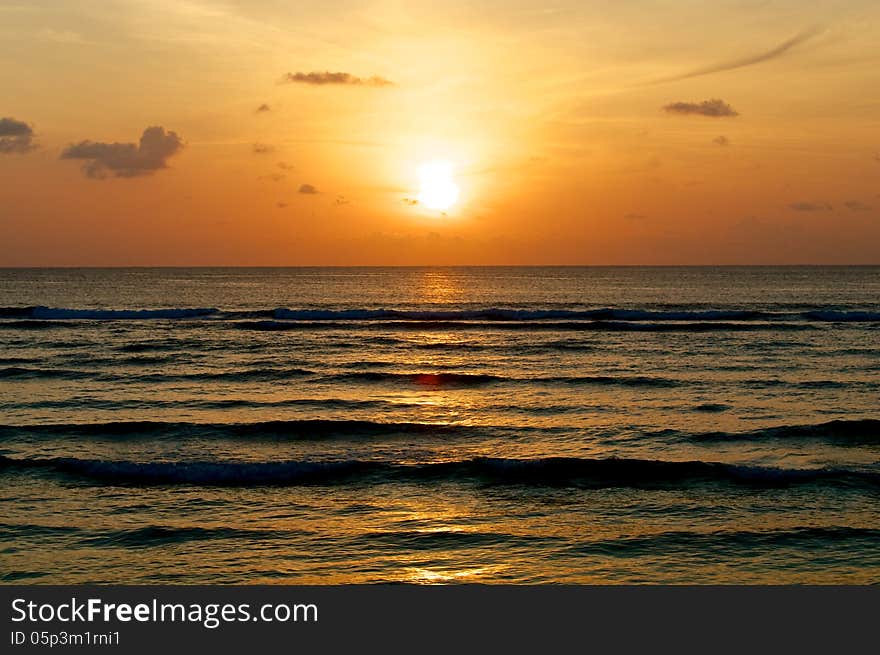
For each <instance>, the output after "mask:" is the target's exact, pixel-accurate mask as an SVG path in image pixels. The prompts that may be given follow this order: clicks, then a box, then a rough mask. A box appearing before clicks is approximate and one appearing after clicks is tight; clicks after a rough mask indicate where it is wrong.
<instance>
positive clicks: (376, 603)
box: [0, 585, 880, 655]
mask: <svg viewBox="0 0 880 655" xmlns="http://www.w3.org/2000/svg"><path fill="white" fill-rule="evenodd" d="M0 596H2V604H3V607H4V609H3V617H4V625H5V635H4V636H3V643H4V645H3V648H2V652H8V653H18V652H21V653H25V652H38V651H49V650H51V651H53V652H55V651H64V650H69V649H73V650H77V651H86V652H88V651H92V650H94V651H102V652H111V651H112V652H119V653H151V654H154V653H157V652H162V653H178V652H179V653H191V652H205V653H212V655H213V654H214V653H241V652H242V651H243V649H248V650H256V651H257V652H265V651H268V652H318V653H324V652H330V653H333V652H342V651H350V650H358V651H360V650H364V649H366V650H368V651H369V652H383V653H389V652H392V653H393V652H407V653H411V652H418V651H423V650H427V651H429V652H437V651H438V650H441V649H444V650H445V649H449V650H450V651H452V652H455V651H463V652H475V651H478V650H484V649H485V650H486V652H502V649H503V650H504V652H541V653H545V652H547V653H554V652H563V651H571V650H575V651H577V652H625V653H628V652H643V651H644V649H649V650H650V651H655V650H656V649H658V648H661V649H666V648H670V649H673V648H674V649H677V650H679V651H681V650H685V651H693V652H696V651H700V652H707V651H712V650H718V649H720V650H723V651H729V650H732V649H742V652H744V653H752V652H761V653H763V652H769V651H771V650H778V651H779V652H782V653H788V652H801V651H804V652H818V651H822V650H827V651H830V652H851V651H855V650H862V649H865V648H868V647H870V648H872V649H873V648H875V647H876V637H875V635H876V628H875V627H874V626H875V625H876V623H875V619H876V614H877V607H878V601H880V590H878V589H877V588H872V587H567V586H542V587H525V586H476V585H475V586H449V587H417V586H403V585H401V586H351V587H308V586H256V587H210V586H204V587H197V586H192V587H181V586H178V587H171V586H156V587H133V586H132V587H129V586H30V587H26V586H6V587H0Z"/></svg>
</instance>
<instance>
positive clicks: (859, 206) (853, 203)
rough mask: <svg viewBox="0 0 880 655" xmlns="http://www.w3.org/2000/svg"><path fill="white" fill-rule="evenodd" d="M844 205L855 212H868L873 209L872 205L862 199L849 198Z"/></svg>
mask: <svg viewBox="0 0 880 655" xmlns="http://www.w3.org/2000/svg"><path fill="white" fill-rule="evenodd" d="M843 206H844V207H846V208H847V209H849V210H850V211H853V212H867V211H871V209H873V208H872V207H871V206H870V205H866V204H865V203H863V202H861V201H860V200H847V201H846V202H845V203H843Z"/></svg>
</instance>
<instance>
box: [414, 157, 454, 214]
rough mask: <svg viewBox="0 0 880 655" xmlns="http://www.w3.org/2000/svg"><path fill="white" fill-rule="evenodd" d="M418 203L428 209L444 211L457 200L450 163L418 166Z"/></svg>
mask: <svg viewBox="0 0 880 655" xmlns="http://www.w3.org/2000/svg"><path fill="white" fill-rule="evenodd" d="M419 182H420V187H419V203H421V204H422V205H423V206H425V207H427V208H428V209H439V210H442V211H445V210H447V209H449V208H450V207H452V205H454V204H455V202H456V201H457V200H458V185H457V184H456V183H455V181H454V180H453V179H452V163H451V162H448V161H429V162H425V163H424V164H422V165H421V166H419Z"/></svg>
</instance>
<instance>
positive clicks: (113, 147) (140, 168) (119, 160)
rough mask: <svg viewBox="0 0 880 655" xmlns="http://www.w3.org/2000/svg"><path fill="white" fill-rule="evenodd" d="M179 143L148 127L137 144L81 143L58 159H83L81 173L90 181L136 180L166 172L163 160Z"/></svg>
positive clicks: (172, 135) (174, 137)
mask: <svg viewBox="0 0 880 655" xmlns="http://www.w3.org/2000/svg"><path fill="white" fill-rule="evenodd" d="M182 148H183V141H182V140H181V138H180V137H179V136H177V133H176V132H171V131H168V132H166V131H165V128H164V127H159V126H154V127H148V128H147V129H145V130H144V133H143V135H141V140H140V142H139V143H101V142H99V141H81V142H80V143H76V144H71V145H69V146H67V147H66V148H65V149H64V150H63V151H62V152H61V159H83V160H85V161H86V163H85V164H83V172H84V173H85V174H86V175H87V176H88V177H92V178H98V179H100V178H104V177H107V176H108V175H114V176H116V177H138V176H140V175H149V174H151V173H153V172H155V171H157V170H160V169H162V168H167V167H168V165H167V163H166V160H167V159H168V158H169V157H171V156H172V155H175V154H176V153H178V152H180V150H181V149H182Z"/></svg>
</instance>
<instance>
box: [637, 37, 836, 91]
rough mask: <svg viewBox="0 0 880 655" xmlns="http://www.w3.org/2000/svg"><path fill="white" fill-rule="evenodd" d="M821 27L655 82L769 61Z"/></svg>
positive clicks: (801, 41) (802, 41)
mask: <svg viewBox="0 0 880 655" xmlns="http://www.w3.org/2000/svg"><path fill="white" fill-rule="evenodd" d="M820 31H821V29H820V28H819V27H811V28H810V29H807V30H804V31H803V32H800V33H799V34H796V35H795V36H793V37H792V38H790V39H788V40H787V41H783V42H782V43H780V44H779V45H778V46H776V47H775V48H771V49H770V50H767V51H765V52H761V53H759V54H756V55H750V56H748V57H741V58H739V59H733V60H731V61H726V62H721V63H718V64H712V65H710V66H705V67H703V68H697V69H696V70H692V71H690V72H688V73H682V74H681V75H673V76H671V77H664V78H662V79H659V80H655V82H654V83H655V84H656V83H659V82H675V81H678V80H686V79H689V78H691V77H700V76H701V75H711V74H712V73H720V72H722V71H729V70H734V69H737V68H745V67H746V66H754V65H755V64H761V63H763V62H765V61H770V60H771V59H776V58H777V57H781V56H782V55H784V54H785V53H786V52H788V51H789V50H791V49H792V48H794V47H796V46H799V45H801V44H802V43H805V42H806V41H809V40H810V39H812V38H813V37H814V36H816V35H817V34H818V33H819V32H820Z"/></svg>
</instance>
